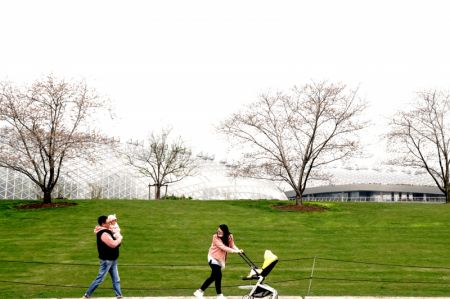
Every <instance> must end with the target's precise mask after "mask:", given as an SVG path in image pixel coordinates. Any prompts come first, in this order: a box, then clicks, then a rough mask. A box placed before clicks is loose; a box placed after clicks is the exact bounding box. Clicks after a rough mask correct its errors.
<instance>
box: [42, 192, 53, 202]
mask: <svg viewBox="0 0 450 299" xmlns="http://www.w3.org/2000/svg"><path fill="white" fill-rule="evenodd" d="M44 203H52V191H49V190H44Z"/></svg>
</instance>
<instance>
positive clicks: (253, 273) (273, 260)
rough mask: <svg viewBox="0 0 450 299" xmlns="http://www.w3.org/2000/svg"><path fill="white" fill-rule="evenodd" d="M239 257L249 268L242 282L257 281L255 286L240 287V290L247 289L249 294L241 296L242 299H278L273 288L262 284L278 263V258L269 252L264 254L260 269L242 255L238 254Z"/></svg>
mask: <svg viewBox="0 0 450 299" xmlns="http://www.w3.org/2000/svg"><path fill="white" fill-rule="evenodd" d="M239 255H240V256H241V257H242V258H243V259H244V261H245V262H246V263H247V264H248V265H249V266H250V268H251V270H250V274H249V275H247V276H246V277H244V278H243V279H244V280H252V279H256V280H258V281H257V282H256V285H254V286H252V285H248V286H240V287H239V288H240V289H249V290H250V293H249V294H248V295H245V296H243V297H242V298H243V299H253V298H264V297H267V296H269V298H272V299H278V292H277V290H275V289H274V288H272V287H270V286H269V285H267V284H264V280H265V279H266V277H267V275H269V273H270V271H272V269H273V268H274V267H275V265H276V264H277V263H278V257H277V256H276V255H275V254H273V253H272V252H271V251H270V250H266V251H265V252H264V263H263V266H262V267H261V269H259V268H258V267H256V266H255V264H254V263H253V262H252V261H251V260H250V258H249V257H248V256H247V255H246V254H245V253H244V252H242V253H239Z"/></svg>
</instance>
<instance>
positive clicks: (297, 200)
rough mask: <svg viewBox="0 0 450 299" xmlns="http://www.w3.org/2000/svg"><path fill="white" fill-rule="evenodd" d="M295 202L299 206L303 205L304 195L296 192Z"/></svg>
mask: <svg viewBox="0 0 450 299" xmlns="http://www.w3.org/2000/svg"><path fill="white" fill-rule="evenodd" d="M295 204H296V205H297V206H301V205H303V197H302V195H301V194H296V195H295Z"/></svg>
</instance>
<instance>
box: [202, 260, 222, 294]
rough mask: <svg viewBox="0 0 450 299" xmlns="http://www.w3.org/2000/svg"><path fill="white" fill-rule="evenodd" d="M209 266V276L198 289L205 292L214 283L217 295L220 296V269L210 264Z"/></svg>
mask: <svg viewBox="0 0 450 299" xmlns="http://www.w3.org/2000/svg"><path fill="white" fill-rule="evenodd" d="M209 266H210V267H211V276H210V277H208V278H207V279H206V280H205V282H204V283H203V284H202V286H201V288H200V289H201V290H202V291H205V290H206V289H207V288H208V287H209V285H210V284H211V283H212V282H213V281H214V282H215V285H216V292H217V294H222V268H221V267H220V266H219V265H215V264H211V262H210V263H209Z"/></svg>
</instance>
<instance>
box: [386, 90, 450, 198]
mask: <svg viewBox="0 0 450 299" xmlns="http://www.w3.org/2000/svg"><path fill="white" fill-rule="evenodd" d="M417 95H418V98H417V101H416V103H415V104H413V105H412V106H411V108H410V109H409V110H408V111H399V112H397V113H396V114H395V115H394V117H393V119H392V122H391V131H390V133H389V134H388V151H389V152H390V153H391V154H392V155H393V158H392V159H391V160H390V163H391V164H394V165H401V166H407V167H413V168H416V169H424V170H426V171H427V173H428V174H429V175H430V176H431V177H432V179H433V181H434V182H435V184H436V186H437V187H438V188H439V189H440V190H441V191H442V193H444V194H445V197H446V202H447V203H449V200H450V186H449V179H450V173H449V171H450V131H449V130H450V94H449V93H446V92H442V91H437V90H432V91H423V92H418V93H417Z"/></svg>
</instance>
